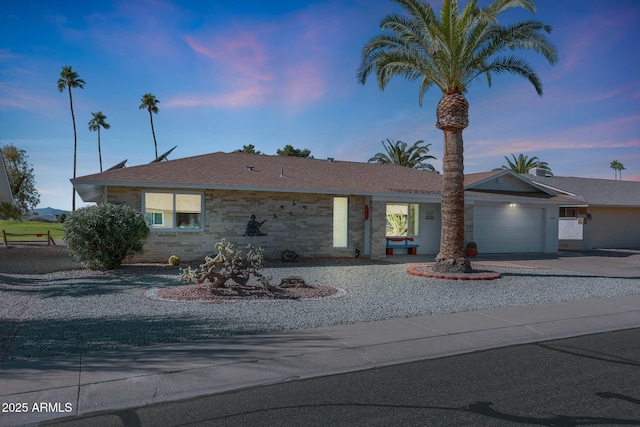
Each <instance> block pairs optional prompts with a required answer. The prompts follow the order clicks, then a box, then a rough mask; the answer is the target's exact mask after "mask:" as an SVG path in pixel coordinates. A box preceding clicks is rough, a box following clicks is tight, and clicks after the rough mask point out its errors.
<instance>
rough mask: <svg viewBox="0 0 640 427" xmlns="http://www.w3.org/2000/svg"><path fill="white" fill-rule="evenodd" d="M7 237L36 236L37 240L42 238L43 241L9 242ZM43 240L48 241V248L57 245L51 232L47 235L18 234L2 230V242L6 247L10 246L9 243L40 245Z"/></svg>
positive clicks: (48, 231)
mask: <svg viewBox="0 0 640 427" xmlns="http://www.w3.org/2000/svg"><path fill="white" fill-rule="evenodd" d="M7 236H36V238H41V240H9V239H7ZM42 239H46V242H47V245H48V246H51V245H54V246H55V245H56V242H55V241H54V240H53V238H52V237H51V231H50V230H47V234H44V233H25V234H18V233H7V232H6V231H4V230H2V241H3V242H4V245H5V246H9V243H40V242H42V241H43V240H42Z"/></svg>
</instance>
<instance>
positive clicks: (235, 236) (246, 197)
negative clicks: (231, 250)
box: [107, 187, 384, 262]
mask: <svg viewBox="0 0 640 427" xmlns="http://www.w3.org/2000/svg"><path fill="white" fill-rule="evenodd" d="M144 190H147V191H176V190H173V189H162V188H154V189H145V188H140V187H109V189H108V193H107V201H108V203H117V204H126V205H128V206H130V207H131V208H133V209H136V210H139V211H141V210H142V197H143V191H144ZM184 191H193V190H187V189H184ZM204 194H205V213H204V223H205V227H204V231H187V230H180V231H153V230H152V231H151V233H150V235H149V238H148V239H147V242H146V244H145V247H144V253H143V254H142V255H139V256H137V257H136V258H135V261H144V262H165V261H166V260H167V259H168V258H169V256H171V255H178V256H179V257H180V258H181V259H182V260H184V261H198V260H204V257H205V256H207V255H212V254H213V253H214V252H215V248H214V244H215V243H216V242H219V241H220V240H222V239H226V240H227V241H228V242H231V243H233V244H234V245H235V247H236V248H237V249H243V248H245V247H246V245H247V244H249V243H251V244H253V245H254V246H256V247H258V246H260V247H262V248H263V249H264V254H265V257H267V258H278V257H280V252H281V251H283V250H285V249H290V250H293V251H295V252H296V253H298V254H299V255H300V256H303V257H315V256H336V257H344V256H354V253H355V247H356V244H358V245H359V246H360V249H361V251H362V250H363V246H364V197H363V196H348V197H349V225H348V233H349V234H348V246H347V247H346V248H334V247H333V198H334V195H331V194H306V193H279V192H261V191H233V190H206V191H204ZM372 211H374V212H375V211H376V209H372ZM251 215H255V216H256V220H257V221H259V222H261V221H264V220H266V222H265V223H264V225H262V227H261V228H260V230H261V231H262V232H263V233H266V234H267V235H266V236H251V237H249V236H243V234H244V232H245V230H246V226H247V222H248V221H249V220H250V217H251ZM382 215H383V217H384V209H382ZM374 223H375V222H374ZM383 230H384V227H383ZM383 244H384V243H383ZM372 253H374V252H373V251H372ZM382 254H384V248H383V250H382Z"/></svg>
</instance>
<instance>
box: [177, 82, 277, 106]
mask: <svg viewBox="0 0 640 427" xmlns="http://www.w3.org/2000/svg"><path fill="white" fill-rule="evenodd" d="M267 95H268V89H267V88H265V87H263V86H260V85H255V86H252V87H246V88H243V89H239V90H237V91H234V92H227V93H222V94H213V95H185V96H179V97H177V98H173V99H170V100H168V101H167V102H166V103H165V106H167V107H201V106H209V107H221V108H242V107H247V106H252V105H259V104H262V103H263V102H264V99H265V98H266V96H267Z"/></svg>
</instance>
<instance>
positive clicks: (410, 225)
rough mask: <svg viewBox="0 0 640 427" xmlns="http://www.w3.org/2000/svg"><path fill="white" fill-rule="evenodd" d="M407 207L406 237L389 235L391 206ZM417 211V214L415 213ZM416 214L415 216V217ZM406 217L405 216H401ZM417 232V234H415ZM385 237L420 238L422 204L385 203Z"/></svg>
mask: <svg viewBox="0 0 640 427" xmlns="http://www.w3.org/2000/svg"><path fill="white" fill-rule="evenodd" d="M390 205H391V206H406V208H407V214H406V217H407V231H406V232H405V234H404V235H396V234H387V231H386V228H387V227H388V226H387V225H386V222H387V221H388V219H387V215H388V213H387V211H388V207H389V206H390ZM414 210H415V212H413V211H414ZM414 213H415V215H414ZM401 215H404V214H401ZM414 231H417V232H414ZM385 237H411V238H413V237H420V203H412V202H386V203H385Z"/></svg>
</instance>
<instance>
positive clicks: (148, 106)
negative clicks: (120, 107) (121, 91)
mask: <svg viewBox="0 0 640 427" xmlns="http://www.w3.org/2000/svg"><path fill="white" fill-rule="evenodd" d="M159 103H160V101H158V100H157V99H156V97H155V96H154V95H153V94H152V93H145V94H144V95H142V104H140V109H141V110H147V111H148V112H149V120H150V121H151V133H152V134H153V146H154V147H155V149H156V157H155V158H156V159H157V158H158V143H157V142H156V132H155V130H154V129H153V115H152V114H151V113H155V114H158V111H160V109H159V108H158V104H159Z"/></svg>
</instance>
